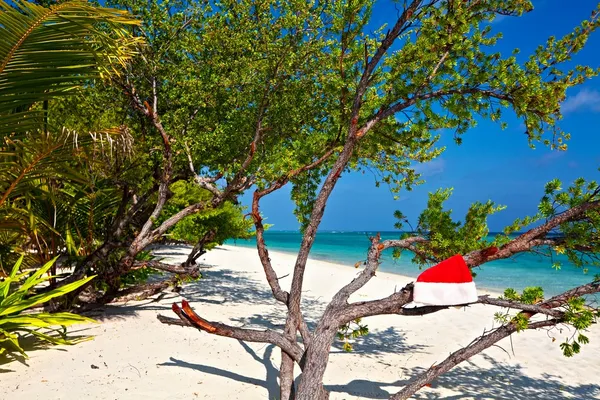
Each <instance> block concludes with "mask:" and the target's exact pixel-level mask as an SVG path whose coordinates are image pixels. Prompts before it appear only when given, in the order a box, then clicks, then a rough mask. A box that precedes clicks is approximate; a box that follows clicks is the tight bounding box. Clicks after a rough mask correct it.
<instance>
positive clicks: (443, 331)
mask: <svg viewBox="0 0 600 400" xmlns="http://www.w3.org/2000/svg"><path fill="white" fill-rule="evenodd" d="M186 251H187V249H186V248H182V247H169V248H164V249H161V251H160V252H159V254H160V255H162V256H163V257H168V258H169V259H170V260H180V259H181V258H182V257H183V256H185V254H186ZM271 256H272V257H271V258H272V259H273V263H274V267H275V268H276V272H277V274H278V276H283V275H285V274H287V273H289V272H290V270H291V267H292V265H293V261H294V258H293V257H292V256H291V255H288V254H283V253H276V252H273V253H272V254H271ZM203 261H204V262H205V263H206V264H207V265H210V267H209V268H207V269H206V271H205V279H202V280H201V281H199V282H196V283H193V284H190V285H187V286H185V287H184V289H183V290H182V292H181V293H180V295H177V294H175V293H167V295H166V296H165V297H164V298H163V299H161V300H160V301H158V302H152V301H145V302H137V303H128V304H125V305H120V306H111V307H107V309H106V310H105V313H104V315H96V316H95V317H96V318H98V319H99V321H100V323H99V324H97V325H93V326H85V327H81V328H74V330H73V335H94V336H95V337H94V339H93V340H91V341H88V342H84V343H81V344H78V345H76V346H68V347H62V346H61V347H52V348H50V349H49V350H45V351H39V350H36V349H32V350H31V351H30V352H29V355H30V359H29V360H28V366H25V365H22V364H19V363H10V364H5V365H0V372H2V373H1V374H0V382H1V384H0V399H44V400H51V399H98V400H100V399H102V400H104V399H119V400H121V399H196V398H198V399H276V398H277V396H278V392H277V369H278V367H279V351H278V350H277V349H276V348H274V347H273V346H270V345H264V344H245V343H241V342H238V341H236V340H232V339H229V338H222V337H217V336H213V335H209V334H206V333H201V332H198V331H196V330H193V329H189V328H181V327H175V326H165V325H162V324H160V323H159V322H158V321H157V319H156V315H157V314H159V313H160V314H165V315H171V314H172V313H171V311H170V305H171V303H172V302H173V301H180V300H181V297H184V298H186V299H187V300H189V301H190V303H191V304H192V306H193V307H194V308H195V309H196V310H197V311H198V313H199V314H201V315H202V316H204V317H206V318H207V319H209V320H214V321H221V322H225V323H229V324H233V325H236V326H242V325H243V326H246V327H270V328H274V329H279V328H281V327H282V325H283V322H284V312H283V311H284V310H283V307H282V306H281V305H279V304H277V303H276V302H275V301H274V300H273V299H272V297H271V294H270V290H269V288H268V286H267V284H266V282H265V279H264V275H263V272H262V268H261V265H260V262H259V260H258V256H257V254H256V251H255V250H253V249H246V248H239V247H232V246H223V247H221V248H218V249H215V250H213V251H211V252H209V253H208V254H207V255H205V256H204V258H203ZM356 273H357V270H356V269H354V268H352V267H348V266H342V265H335V264H331V263H327V262H323V261H310V262H309V267H308V269H307V274H306V281H305V282H306V283H305V286H304V287H305V293H304V306H305V308H304V309H305V311H306V313H307V314H308V318H309V323H314V322H315V321H316V319H317V318H318V316H319V315H320V312H321V311H322V310H323V308H324V305H325V304H326V302H327V300H328V299H329V298H331V296H332V295H333V294H334V293H335V292H336V291H337V290H338V289H339V288H340V287H341V286H343V285H344V284H346V283H347V282H349V281H350V280H351V279H352V278H353V277H354V276H355V274H356ZM410 280H412V279H410V278H406V277H402V276H398V275H392V274H384V273H379V274H378V275H377V276H376V277H375V278H373V279H372V280H371V282H369V284H368V285H367V286H365V287H364V288H363V289H362V290H361V291H359V292H358V293H357V294H356V295H355V296H354V297H353V300H366V299H375V298H379V297H383V296H387V295H389V294H391V293H392V292H393V291H394V288H396V287H398V288H400V287H401V286H402V285H404V284H405V283H407V282H409V281H410ZM290 281H291V276H288V277H285V278H283V279H281V284H282V286H283V287H284V288H287V287H288V286H289V284H290ZM495 311H497V309H496V308H494V307H491V306H482V305H477V306H473V307H468V308H466V309H450V310H447V311H443V312H439V313H436V314H432V315H427V316H423V317H401V316H396V315H394V316H380V317H371V318H368V319H366V323H367V324H368V326H369V329H370V331H371V333H370V334H369V335H368V336H367V337H366V338H364V339H361V340H359V341H358V342H357V343H356V344H355V350H354V351H353V352H352V353H346V352H344V351H343V350H341V344H340V343H336V344H335V346H334V347H333V348H332V355H331V358H330V363H329V367H328V369H327V373H326V377H325V383H326V386H327V388H328V389H329V390H330V391H331V394H332V395H331V398H332V399H385V398H387V397H388V396H389V395H390V394H393V393H395V392H396V391H398V390H399V388H401V387H402V385H403V384H404V383H406V382H407V381H408V380H410V378H411V376H414V374H415V373H416V372H418V371H420V370H422V369H423V368H427V367H429V366H430V365H432V364H434V363H436V362H439V361H441V360H442V359H443V358H445V357H446V356H447V355H448V354H449V353H450V352H452V351H454V350H457V349H458V348H460V347H461V346H465V345H467V344H468V343H469V342H471V340H472V339H473V338H475V337H476V336H478V335H480V334H481V333H482V331H483V329H484V327H487V328H489V327H491V326H492V324H493V319H492V315H493V314H494V312H495ZM571 334H572V332H568V331H565V330H563V331H562V333H561V332H559V331H558V330H554V331H552V332H546V331H537V332H533V331H531V332H525V333H521V334H518V335H515V336H514V337H513V340H512V343H511V341H509V340H508V339H507V340H504V341H503V342H500V344H499V346H498V347H493V348H490V349H488V350H487V351H486V352H485V353H483V354H481V355H478V356H476V357H474V358H473V359H471V360H469V361H467V362H465V363H463V364H462V365H461V366H459V367H456V368H455V369H454V370H452V371H450V372H449V373H448V374H446V375H445V376H443V377H441V378H439V379H438V380H437V381H436V382H434V384H433V385H432V387H431V388H425V389H423V390H422V391H421V392H419V393H418V394H417V395H416V396H415V398H418V399H545V400H552V399H569V398H572V399H600V381H599V378H598V376H599V374H600V327H599V326H593V328H592V329H591V331H590V332H589V333H588V337H589V338H590V344H589V345H586V346H584V348H583V350H582V353H581V354H579V355H577V356H575V357H573V358H570V359H566V358H564V357H563V356H562V354H561V351H560V349H559V347H558V343H559V342H560V341H561V340H564V338H565V337H566V336H570V335H571ZM552 336H555V337H556V339H557V340H556V342H554V343H553V342H552V340H551V337H552Z"/></svg>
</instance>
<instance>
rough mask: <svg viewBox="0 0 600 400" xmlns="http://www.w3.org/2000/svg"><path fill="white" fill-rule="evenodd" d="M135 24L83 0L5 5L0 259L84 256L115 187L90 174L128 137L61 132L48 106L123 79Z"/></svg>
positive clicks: (119, 132)
mask: <svg viewBox="0 0 600 400" xmlns="http://www.w3.org/2000/svg"><path fill="white" fill-rule="evenodd" d="M136 25H139V22H138V21H137V20H136V19H134V18H133V17H132V16H130V15H129V14H128V13H127V12H124V11H119V10H114V9H109V8H104V7H96V6H94V5H92V4H90V3H88V2H85V1H68V2H61V3H60V4H53V5H48V7H43V6H41V5H38V4H35V3H32V2H27V1H22V0H19V1H13V2H4V1H2V2H0V34H1V35H2V37H3V38H5V39H6V40H4V39H3V42H2V44H1V45H0V120H2V123H0V133H1V134H2V143H1V144H0V166H1V168H0V261H1V262H2V263H3V264H9V263H12V262H14V261H15V260H14V258H15V254H17V253H23V254H27V257H26V258H25V259H24V261H23V262H24V263H25V264H26V265H29V266H32V265H35V264H36V263H44V262H46V261H48V260H50V259H52V258H53V257H55V256H56V255H58V254H61V253H63V254H64V253H65V252H66V253H67V254H70V255H73V256H77V257H81V256H85V255H87V254H89V252H91V251H92V250H93V249H94V248H95V246H96V238H97V236H98V235H99V233H100V232H101V231H102V230H103V229H104V226H105V225H106V224H107V220H108V219H109V218H110V216H112V215H113V214H114V212H115V210H116V207H117V205H118V200H119V199H118V198H116V197H115V196H114V188H112V187H110V186H104V185H103V183H102V182H101V180H100V179H98V178H100V177H99V176H98V175H97V174H91V173H90V171H91V170H94V169H98V166H99V165H106V164H112V163H114V161H115V158H120V157H121V156H127V154H128V153H129V152H130V150H131V137H130V136H129V135H128V134H127V132H126V130H124V129H121V128H112V127H107V126H104V127H102V129H99V130H95V131H94V133H90V134H88V132H89V131H83V132H77V131H72V130H68V129H64V128H62V127H61V126H60V125H59V124H55V123H54V122H56V121H55V120H53V118H52V116H51V115H50V113H49V110H50V108H51V107H49V106H48V104H49V103H50V104H51V103H52V101H59V100H64V99H66V98H68V97H70V96H72V95H74V94H76V93H79V92H80V89H82V88H83V87H84V86H89V85H90V84H92V83H93V82H94V80H98V81H100V80H103V79H104V80H107V79H109V78H111V77H115V76H118V75H119V74H120V73H121V72H122V67H123V66H124V65H125V64H126V63H127V62H129V60H130V59H131V57H132V56H133V55H134V54H135V53H136V51H137V50H136V48H137V46H139V45H140V44H141V43H142V42H143V40H141V39H140V38H135V37H132V36H131V34H130V33H129V32H128V30H127V29H128V27H131V26H136ZM30 250H34V251H30ZM65 250H66V251H65ZM52 269H53V270H54V268H52ZM2 272H4V274H6V271H2V270H0V273H2Z"/></svg>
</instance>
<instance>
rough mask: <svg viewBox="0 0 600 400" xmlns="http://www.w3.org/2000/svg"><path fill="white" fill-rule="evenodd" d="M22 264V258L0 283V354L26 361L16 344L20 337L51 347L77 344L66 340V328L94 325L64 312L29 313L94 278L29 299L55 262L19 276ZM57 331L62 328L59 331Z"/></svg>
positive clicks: (90, 320)
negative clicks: (32, 338)
mask: <svg viewBox="0 0 600 400" xmlns="http://www.w3.org/2000/svg"><path fill="white" fill-rule="evenodd" d="M22 261H23V257H21V258H19V260H17V262H16V263H15V265H14V267H13V269H12V271H11V273H10V275H9V276H8V277H6V278H5V279H4V281H2V282H1V283H0V354H5V355H8V356H9V357H13V358H14V357H15V356H14V353H15V352H18V353H20V355H21V356H23V357H27V354H26V353H25V350H24V349H23V348H22V347H21V345H20V343H19V341H20V339H21V336H22V335H33V336H35V337H36V338H38V339H41V340H43V341H46V342H49V343H53V344H74V343H76V342H77V341H72V340H68V339H67V337H66V327H67V326H70V325H73V324H80V323H86V322H88V323H89V322H95V321H94V320H92V319H89V318H86V317H83V316H81V315H77V314H72V313H65V312H63V313H53V314H49V313H40V312H28V311H29V310H31V309H33V308H34V307H36V306H39V305H41V304H44V303H46V302H48V301H49V300H51V299H54V298H56V297H60V296H63V295H65V294H67V293H69V292H72V291H73V290H76V289H77V288H79V287H81V286H83V285H85V284H86V283H87V282H89V281H91V280H92V279H94V276H90V277H88V278H85V279H82V280H80V281H76V282H73V283H70V284H68V285H65V286H62V287H60V288H57V289H53V290H50V291H47V292H45V293H41V294H33V295H32V292H33V291H34V289H35V288H36V287H38V286H39V285H40V284H43V283H45V282H47V281H49V280H50V279H51V277H50V276H44V275H46V274H47V272H48V271H49V270H50V268H51V267H52V266H53V265H54V262H55V261H56V259H54V260H51V261H49V262H47V263H46V264H45V265H44V266H42V267H41V268H39V269H37V270H35V271H32V272H30V271H25V272H21V273H20V272H19V268H20V267H21V262H22ZM27 275H29V277H27ZM26 277H27V278H26ZM25 278H26V279H25ZM56 327H62V330H61V329H57V328H56Z"/></svg>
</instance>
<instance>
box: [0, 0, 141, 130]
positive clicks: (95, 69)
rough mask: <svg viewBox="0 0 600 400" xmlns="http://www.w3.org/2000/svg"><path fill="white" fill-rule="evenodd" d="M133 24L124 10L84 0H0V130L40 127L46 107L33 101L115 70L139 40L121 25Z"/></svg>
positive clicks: (134, 23)
mask: <svg viewBox="0 0 600 400" xmlns="http://www.w3.org/2000/svg"><path fill="white" fill-rule="evenodd" d="M138 24H139V22H138V21H137V20H136V19H134V18H133V17H131V16H130V15H129V14H128V13H127V12H124V11H118V10H115V9H110V8H104V7H97V6H94V5H92V4H89V3H88V2H87V1H80V0H75V1H66V2H61V3H60V4H55V5H52V6H50V7H43V6H41V5H37V4H35V3H32V2H28V1H24V0H17V1H11V2H9V3H7V2H5V1H4V0H2V1H0V36H2V38H3V41H2V43H1V44H0V60H1V61H0V116H2V123H1V124H0V134H2V135H3V136H4V135H10V134H13V133H14V132H15V131H20V132H24V131H26V130H35V129H37V128H38V127H40V126H41V123H43V121H44V119H46V120H47V115H46V112H45V111H47V108H46V109H41V110H40V109H38V108H36V107H33V108H32V107H31V105H32V104H35V103H38V102H42V101H47V100H50V99H53V98H57V97H61V96H65V95H69V94H71V93H72V92H73V91H74V89H76V88H78V87H80V86H81V85H82V84H83V83H84V82H85V81H86V80H90V79H94V78H106V77H109V76H113V75H118V74H119V73H120V70H121V68H122V67H123V66H124V65H125V64H126V63H127V61H128V60H129V59H130V58H131V57H132V55H133V54H134V53H135V48H136V46H137V45H138V44H140V43H141V40H140V39H137V38H132V37H131V35H130V34H129V33H128V31H127V30H126V29H125V27H126V26H132V25H138ZM46 129H47V128H46Z"/></svg>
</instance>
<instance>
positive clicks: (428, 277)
mask: <svg viewBox="0 0 600 400" xmlns="http://www.w3.org/2000/svg"><path fill="white" fill-rule="evenodd" d="M413 300H414V302H415V303H420V304H425V305H435V306H453V305H459V304H467V303H474V302H476V301H477V289H476V288H475V282H473V277H472V276H471V271H470V270H469V267H467V264H466V263H465V260H464V259H463V258H462V256H461V255H460V254H457V255H455V256H452V257H450V258H448V259H447V260H444V261H442V262H441V263H439V264H437V265H434V266H433V267H431V268H429V269H427V270H426V271H425V272H423V273H422V274H421V275H419V277H418V278H417V282H416V283H415V287H414V292H413Z"/></svg>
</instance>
